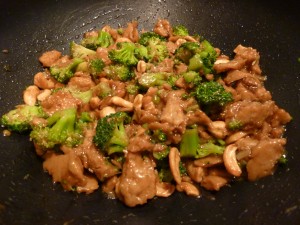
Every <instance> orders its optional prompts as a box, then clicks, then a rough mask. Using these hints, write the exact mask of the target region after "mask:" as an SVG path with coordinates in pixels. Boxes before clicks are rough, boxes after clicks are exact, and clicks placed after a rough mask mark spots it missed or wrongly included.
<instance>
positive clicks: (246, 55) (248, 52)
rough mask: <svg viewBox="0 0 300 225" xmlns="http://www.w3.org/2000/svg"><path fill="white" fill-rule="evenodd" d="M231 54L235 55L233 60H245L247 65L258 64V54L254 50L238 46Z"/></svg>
mask: <svg viewBox="0 0 300 225" xmlns="http://www.w3.org/2000/svg"><path fill="white" fill-rule="evenodd" d="M233 52H234V53H235V54H236V55H235V58H242V59H246V61H247V63H253V62H259V58H260V56H259V53H258V52H257V50H256V49H254V48H251V47H244V46H242V45H238V46H237V47H236V48H235V49H234V50H233ZM253 64H254V63H253Z"/></svg>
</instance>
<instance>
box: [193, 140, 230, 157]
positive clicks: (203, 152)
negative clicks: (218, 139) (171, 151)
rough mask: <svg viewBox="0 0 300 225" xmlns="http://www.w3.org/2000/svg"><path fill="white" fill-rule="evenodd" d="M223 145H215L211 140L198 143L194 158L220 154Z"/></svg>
mask: <svg viewBox="0 0 300 225" xmlns="http://www.w3.org/2000/svg"><path fill="white" fill-rule="evenodd" d="M224 149H225V147H224V146H219V145H216V144H214V143H212V142H207V143H205V144H202V145H200V147H199V148H198V150H197V156H196V158H203V157H206V156H208V155H211V154H215V155H222V154H223V152H224Z"/></svg>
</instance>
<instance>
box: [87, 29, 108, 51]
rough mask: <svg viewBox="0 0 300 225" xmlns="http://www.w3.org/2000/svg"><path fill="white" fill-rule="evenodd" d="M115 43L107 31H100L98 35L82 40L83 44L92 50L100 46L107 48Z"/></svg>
mask: <svg viewBox="0 0 300 225" xmlns="http://www.w3.org/2000/svg"><path fill="white" fill-rule="evenodd" d="M113 43H114V41H113V39H112V37H111V35H110V34H109V33H107V32H105V31H99V32H98V36H92V37H86V38H84V39H83V40H82V41H81V45H82V46H84V47H86V48H88V49H92V50H96V49H97V48H98V47H103V48H107V47H108V46H110V45H112V44H113Z"/></svg>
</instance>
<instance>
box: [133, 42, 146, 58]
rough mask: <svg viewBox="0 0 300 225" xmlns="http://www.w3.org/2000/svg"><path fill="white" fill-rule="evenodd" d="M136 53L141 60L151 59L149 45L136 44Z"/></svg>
mask: <svg viewBox="0 0 300 225" xmlns="http://www.w3.org/2000/svg"><path fill="white" fill-rule="evenodd" d="M134 55H135V57H136V58H138V59H140V60H145V61H148V60H149V54H148V49H147V47H145V46H143V45H141V44H138V43H137V44H136V49H135V51H134Z"/></svg>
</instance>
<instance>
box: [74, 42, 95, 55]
mask: <svg viewBox="0 0 300 225" xmlns="http://www.w3.org/2000/svg"><path fill="white" fill-rule="evenodd" d="M70 52H71V56H72V57H73V58H80V59H86V58H87V57H91V56H92V57H93V56H95V55H96V51H94V50H91V49H88V48H86V47H84V46H82V45H79V44H76V43H75V42H74V41H72V42H71V43H70Z"/></svg>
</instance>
